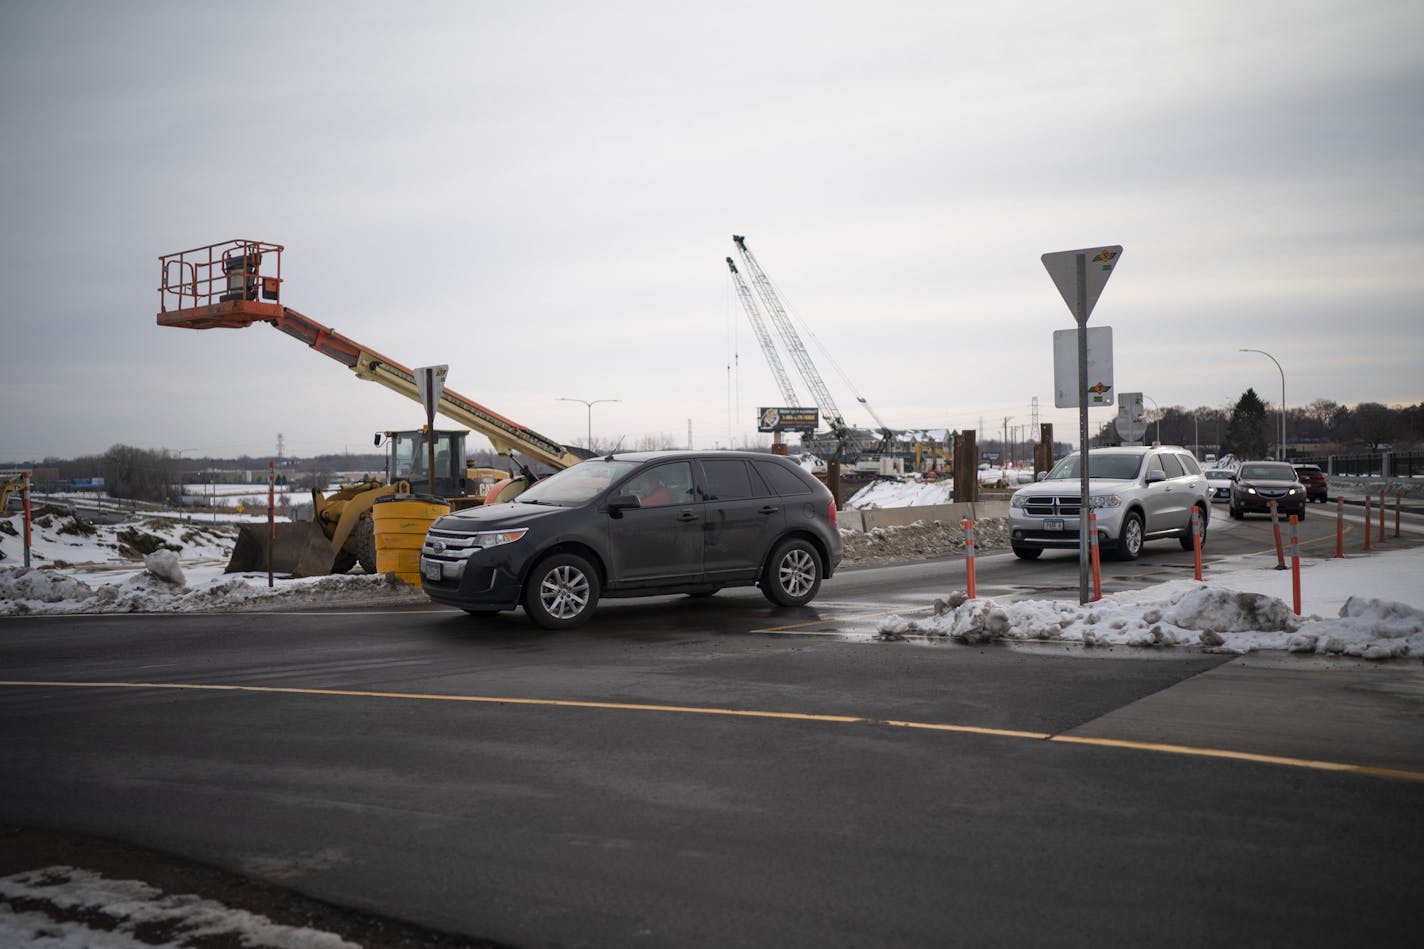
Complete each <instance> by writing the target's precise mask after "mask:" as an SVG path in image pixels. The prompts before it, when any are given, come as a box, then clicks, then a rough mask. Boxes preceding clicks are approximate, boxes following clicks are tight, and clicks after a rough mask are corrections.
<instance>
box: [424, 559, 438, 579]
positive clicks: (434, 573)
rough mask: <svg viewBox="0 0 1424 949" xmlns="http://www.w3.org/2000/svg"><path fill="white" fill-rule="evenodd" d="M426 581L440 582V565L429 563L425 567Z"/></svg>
mask: <svg viewBox="0 0 1424 949" xmlns="http://www.w3.org/2000/svg"><path fill="white" fill-rule="evenodd" d="M425 579H427V580H439V579H440V565H439V564H438V563H427V564H426V565H425Z"/></svg>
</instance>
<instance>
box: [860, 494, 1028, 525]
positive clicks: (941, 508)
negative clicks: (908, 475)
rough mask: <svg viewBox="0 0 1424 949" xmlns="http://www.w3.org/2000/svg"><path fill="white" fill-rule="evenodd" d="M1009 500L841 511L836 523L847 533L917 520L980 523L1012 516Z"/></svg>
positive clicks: (906, 523)
mask: <svg viewBox="0 0 1424 949" xmlns="http://www.w3.org/2000/svg"><path fill="white" fill-rule="evenodd" d="M1008 516H1009V502H1008V501H978V502H975V503H961V504H922V505H917V506H915V507H886V508H878V509H876V510H873V511H837V512H836V523H837V524H838V525H840V526H841V527H843V528H845V529H846V530H853V531H872V530H875V528H877V527H904V526H905V525H908V524H913V523H915V522H916V521H949V522H953V523H960V522H962V521H963V520H964V519H965V518H968V519H969V520H971V521H979V520H983V519H985V518H990V517H1008Z"/></svg>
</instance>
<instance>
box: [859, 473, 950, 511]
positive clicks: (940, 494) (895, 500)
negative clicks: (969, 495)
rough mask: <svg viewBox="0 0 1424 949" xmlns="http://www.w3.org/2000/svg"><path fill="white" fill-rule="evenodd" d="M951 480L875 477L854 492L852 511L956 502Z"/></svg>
mask: <svg viewBox="0 0 1424 949" xmlns="http://www.w3.org/2000/svg"><path fill="white" fill-rule="evenodd" d="M953 495H954V482H952V481H890V480H880V481H872V482H870V484H867V485H866V486H865V487H863V488H861V489H860V490H859V491H857V492H855V494H853V495H851V498H850V500H849V501H847V502H846V505H845V506H846V507H847V508H848V509H849V510H852V511H878V510H881V509H883V508H888V507H918V506H921V505H929V504H950V503H953V500H952V499H953Z"/></svg>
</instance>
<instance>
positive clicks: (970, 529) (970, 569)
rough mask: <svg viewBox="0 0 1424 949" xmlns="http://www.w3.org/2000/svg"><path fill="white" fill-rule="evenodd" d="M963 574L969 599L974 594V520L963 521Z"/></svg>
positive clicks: (973, 596)
mask: <svg viewBox="0 0 1424 949" xmlns="http://www.w3.org/2000/svg"><path fill="white" fill-rule="evenodd" d="M964 574H965V577H966V578H967V582H968V584H969V599H971V600H972V599H975V595H974V522H973V521H971V520H969V519H967V518H966V519H965V521H964Z"/></svg>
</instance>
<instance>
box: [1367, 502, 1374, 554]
mask: <svg viewBox="0 0 1424 949" xmlns="http://www.w3.org/2000/svg"><path fill="white" fill-rule="evenodd" d="M1365 549H1366V550H1373V549H1374V548H1373V547H1371V546H1370V496H1369V495H1368V494H1367V495H1365Z"/></svg>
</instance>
